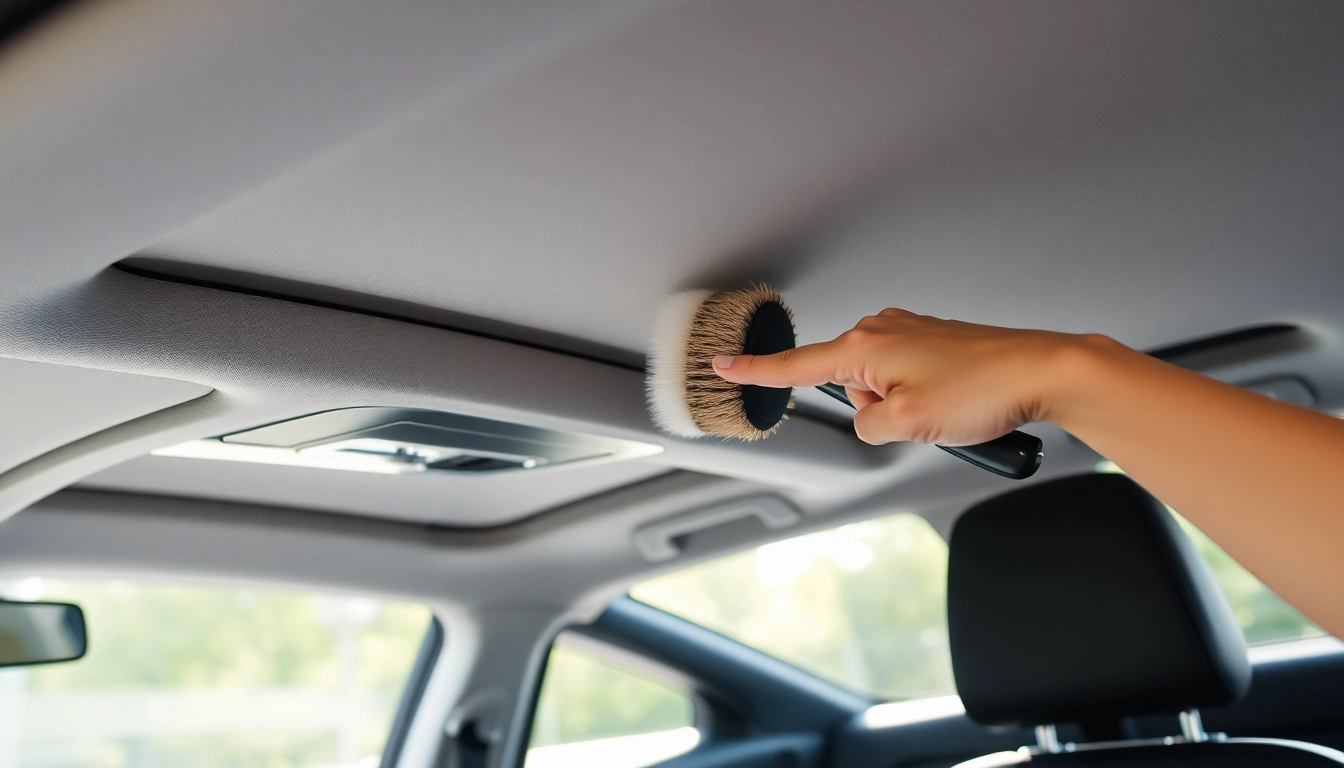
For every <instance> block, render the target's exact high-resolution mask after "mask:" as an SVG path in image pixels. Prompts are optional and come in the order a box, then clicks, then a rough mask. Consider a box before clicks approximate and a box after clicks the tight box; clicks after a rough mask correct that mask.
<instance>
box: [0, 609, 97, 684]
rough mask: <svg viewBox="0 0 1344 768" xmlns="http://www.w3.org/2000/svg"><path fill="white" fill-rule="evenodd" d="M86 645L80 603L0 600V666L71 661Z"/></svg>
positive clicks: (80, 653)
mask: <svg viewBox="0 0 1344 768" xmlns="http://www.w3.org/2000/svg"><path fill="white" fill-rule="evenodd" d="M87 648H88V643H87V638H86V637H85V634H84V611H82V610H80V609H79V606H77V605H70V604H69V603H12V602H9V601H7V600H0V667H17V666H22V665H25V664H48V663H50V662H53V661H74V660H75V659H78V658H80V657H81V656H83V655H84V652H85V650H87Z"/></svg>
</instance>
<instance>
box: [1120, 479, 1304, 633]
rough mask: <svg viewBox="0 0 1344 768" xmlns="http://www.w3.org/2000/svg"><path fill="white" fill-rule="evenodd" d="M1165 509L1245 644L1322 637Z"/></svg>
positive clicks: (1197, 530)
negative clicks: (1210, 573) (1217, 588)
mask: <svg viewBox="0 0 1344 768" xmlns="http://www.w3.org/2000/svg"><path fill="white" fill-rule="evenodd" d="M1097 469H1098V471H1101V472H1115V473H1120V468H1119V467H1117V466H1116V465H1115V464H1112V463H1111V462H1109V461H1104V462H1102V463H1101V464H1099V465H1097ZM1167 509H1168V510H1169V511H1171V513H1172V515H1174V516H1175V518H1176V521H1177V522H1179V523H1180V524H1181V528H1182V529H1184V530H1185V533H1186V535H1188V536H1189V537H1190V541H1192V542H1194V545H1195V549H1197V550H1199V554H1201V555H1203V557H1204V560H1205V561H1206V562H1207V563H1208V564H1209V570H1211V571H1213V578H1214V580H1215V581H1217V582H1218V586H1220V587H1222V588H1223V594H1225V595H1227V601H1228V602H1229V603H1230V604H1231V605H1232V612H1233V613H1234V614H1236V617H1237V623H1238V624H1240V625H1241V631H1242V633H1244V634H1245V635H1246V642H1247V643H1248V644H1249V645H1265V644H1267V643H1280V642H1285V641H1288V640H1298V639H1301V638H1306V637H1318V636H1320V635H1324V634H1325V633H1324V632H1322V631H1321V630H1320V629H1319V628H1318V627H1317V626H1316V625H1315V624H1312V623H1311V622H1310V621H1308V620H1307V617H1305V616H1303V615H1302V614H1301V613H1299V612H1298V611H1297V609H1296V608H1293V607H1292V606H1291V605H1289V604H1288V603H1286V602H1284V601H1283V598H1281V597H1279V596H1278V595H1276V594H1274V593H1273V592H1272V591H1270V589H1269V587H1266V586H1265V585H1264V584H1262V583H1261V582H1260V580H1259V579H1257V578H1255V577H1254V576H1252V575H1251V572H1250V571H1248V570H1246V569H1245V568H1243V567H1241V564H1240V563H1238V562H1237V561H1236V560H1233V559H1232V556H1231V555H1229V554H1227V553H1226V552H1224V551H1223V550H1222V548H1221V547H1219V546H1218V545H1217V544H1214V543H1213V540H1212V539H1210V538H1209V537H1208V536H1205V535H1204V534H1203V533H1202V532H1201V531H1200V530H1199V529H1198V528H1196V527H1195V526H1193V525H1191V524H1190V521H1189V520H1186V519H1185V518H1183V517H1181V516H1180V515H1179V514H1177V513H1176V511H1175V510H1172V509H1171V507H1167Z"/></svg>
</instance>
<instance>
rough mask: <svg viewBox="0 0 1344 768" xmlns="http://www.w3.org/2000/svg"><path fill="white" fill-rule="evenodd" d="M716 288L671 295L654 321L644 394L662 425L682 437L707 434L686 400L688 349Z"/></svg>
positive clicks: (663, 428)
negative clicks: (694, 326)
mask: <svg viewBox="0 0 1344 768" xmlns="http://www.w3.org/2000/svg"><path fill="white" fill-rule="evenodd" d="M713 293H714V292H713V291H683V292H682V293H678V294H677V295H675V296H673V297H672V298H671V299H668V301H667V304H665V305H664V306H663V310H662V312H660V313H659V315H658V319H657V320H656V321H655V322H654V324H653V338H652V339H651V340H650V341H649V375H648V378H647V379H645V381H644V394H645V397H646V399H647V400H648V403H649V412H650V413H652V414H653V421H654V423H655V424H657V425H658V428H659V429H661V430H663V431H664V432H667V433H668V434H672V435H677V436H678V437H703V436H704V434H705V433H704V432H703V431H702V430H701V429H700V427H698V426H696V424H695V419H694V418H692V416H691V409H690V406H689V405H687V403H686V349H687V346H688V345H689V343H690V340H691V323H692V321H694V320H695V313H696V312H697V311H699V309H700V305H701V304H704V303H705V299H708V298H709V297H710V296H712V295H713Z"/></svg>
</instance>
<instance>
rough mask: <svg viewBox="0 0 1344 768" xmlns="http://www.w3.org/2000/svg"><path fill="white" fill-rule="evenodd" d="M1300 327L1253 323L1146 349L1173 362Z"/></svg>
mask: <svg viewBox="0 0 1344 768" xmlns="http://www.w3.org/2000/svg"><path fill="white" fill-rule="evenodd" d="M1300 330H1301V329H1300V328H1298V327H1297V326H1296V325H1291V324H1288V323H1269V324H1266V325H1254V326H1251V327H1249V328H1239V329H1237V330H1235V331H1227V332H1226V333H1215V334H1213V335H1212V336H1201V337H1199V338H1197V339H1190V340H1189V341H1182V342H1178V343H1176V344H1169V345H1167V346H1165V347H1158V348H1157V349H1151V350H1148V352H1147V355H1148V356H1149V357H1155V358H1157V359H1158V360H1162V361H1163V362H1168V363H1170V362H1173V361H1175V360H1177V359H1178V358H1182V357H1190V356H1192V355H1199V354H1204V353H1206V352H1212V351H1214V350H1220V349H1223V348H1225V347H1232V346H1236V345H1238V344H1245V343H1247V342H1251V341H1262V340H1264V339H1269V338H1273V337H1277V336H1287V335H1288V334H1290V333H1296V332H1298V331H1300Z"/></svg>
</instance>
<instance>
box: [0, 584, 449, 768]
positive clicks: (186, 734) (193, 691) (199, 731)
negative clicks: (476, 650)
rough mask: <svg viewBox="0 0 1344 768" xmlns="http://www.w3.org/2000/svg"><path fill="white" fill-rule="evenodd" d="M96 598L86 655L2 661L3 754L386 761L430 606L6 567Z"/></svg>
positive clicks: (148, 761) (58, 764)
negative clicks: (9, 665) (40, 661)
mask: <svg viewBox="0 0 1344 768" xmlns="http://www.w3.org/2000/svg"><path fill="white" fill-rule="evenodd" d="M0 595H3V596H4V597H7V598H10V599H21V600H37V599H44V600H58V601H65V602H72V603H77V604H79V605H80V606H81V607H83V609H84V614H85V618H86V621H87V624H88V632H89V652H88V655H87V656H85V657H84V658H83V659H81V660H79V661H74V662H69V663H62V664H55V665H50V666H40V667H27V668H14V669H4V670H0V765H4V766H9V765H13V766H25V768H27V767H29V766H31V767H32V768H39V767H40V768H66V767H67V766H68V767H69V768H74V767H75V766H79V768H141V767H145V768H149V767H150V766H155V767H157V766H165V765H190V766H194V767H195V768H215V767H216V766H218V767H219V768H223V767H224V766H229V767H230V768H233V767H234V766H243V767H251V766H257V767H258V768H260V767H263V766H264V767H265V768H309V767H313V766H322V768H347V767H348V768H375V766H377V764H378V760H379V754H380V753H381V751H382V749H383V746H384V742H385V741H386V739H387V735H388V732H389V730H390V729H391V725H392V719H393V716H394V715H395V710H396V707H397V705H398V703H399V701H400V697H401V694H402V690H403V689H404V687H405V685H406V683H407V679H408V677H409V674H410V671H411V668H412V666H413V665H414V662H415V658H416V656H417V654H418V652H419V648H420V644H421V643H422V641H423V638H424V637H425V633H426V630H427V629H428V627H429V624H430V621H431V615H430V611H429V609H428V608H426V607H425V606H423V605H417V604H414V603H403V602H393V601H384V600H374V599H369V598H357V597H346V596H338V595H328V594H317V593H312V592H296V591H283V590H272V589H251V588H232V587H216V586H199V585H179V584H160V583H149V582H135V581H122V580H84V579H69V580H67V579H41V578H23V579H3V580H0Z"/></svg>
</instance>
